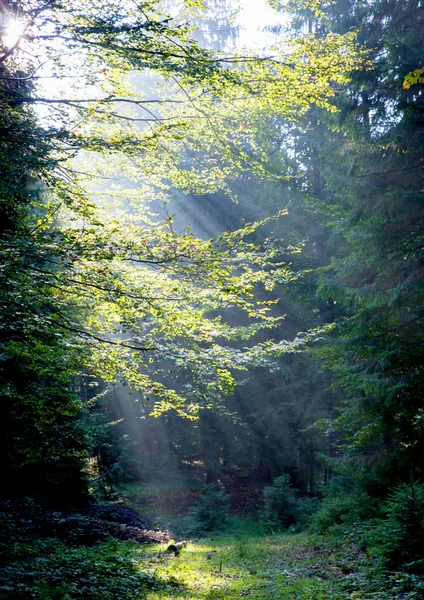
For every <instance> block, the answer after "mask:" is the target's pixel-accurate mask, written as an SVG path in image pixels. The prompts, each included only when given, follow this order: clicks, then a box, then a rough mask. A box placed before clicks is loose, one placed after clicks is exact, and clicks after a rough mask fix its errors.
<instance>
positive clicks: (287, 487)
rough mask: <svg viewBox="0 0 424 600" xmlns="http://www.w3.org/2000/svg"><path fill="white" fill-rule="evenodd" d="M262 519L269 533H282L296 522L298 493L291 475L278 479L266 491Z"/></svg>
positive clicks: (281, 476)
mask: <svg viewBox="0 0 424 600" xmlns="http://www.w3.org/2000/svg"><path fill="white" fill-rule="evenodd" d="M262 518H263V520H264V523H265V526H266V528H267V529H268V530H269V531H282V530H284V529H287V528H288V527H290V525H293V524H294V523H295V522H296V493H295V491H294V490H293V488H292V486H291V483H290V476H289V475H287V474H285V475H280V476H279V477H276V478H275V479H274V481H273V483H272V485H270V486H267V487H266V488H265V489H264V510H263V513H262Z"/></svg>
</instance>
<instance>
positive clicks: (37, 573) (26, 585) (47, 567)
mask: <svg viewBox="0 0 424 600" xmlns="http://www.w3.org/2000/svg"><path fill="white" fill-rule="evenodd" d="M7 558H8V560H7V562H6V564H4V565H3V568H2V570H1V574H0V599H2V600H3V599H6V598H7V599H8V600H11V599H13V600H100V598H101V599H102V600H116V598H119V599H120V600H134V598H136V597H137V595H138V594H139V592H140V590H145V589H158V588H159V587H161V586H163V585H164V583H163V582H161V581H159V580H157V579H155V578H154V577H152V576H151V575H148V574H147V573H143V572H142V571H140V570H139V569H138V567H137V565H136V564H135V560H136V559H137V555H136V553H135V552H134V550H133V549H132V548H131V546H130V545H128V544H124V543H121V542H116V541H110V542H106V543H102V544H99V545H97V546H94V547H92V548H87V547H69V546H67V545H65V544H64V543H62V542H60V541H58V540H56V539H47V540H33V541H31V542H30V541H28V540H22V541H20V542H15V543H14V546H13V555H12V554H11V553H9V556H8V557H7Z"/></svg>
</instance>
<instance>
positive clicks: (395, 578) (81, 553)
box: [0, 483, 424, 600]
mask: <svg viewBox="0 0 424 600" xmlns="http://www.w3.org/2000/svg"><path fill="white" fill-rule="evenodd" d="M201 490H202V487H201V486H197V485H190V486H188V485H183V484H181V485H180V486H178V485H176V484H175V483H174V484H172V485H170V484H169V483H168V484H155V485H150V486H149V485H146V484H143V485H140V484H138V485H135V484H132V485H128V486H125V487H124V488H123V489H122V490H121V498H120V499H119V502H118V504H119V505H120V506H122V505H124V506H125V505H126V506H129V507H132V508H134V509H136V510H138V512H139V513H140V514H141V515H142V516H143V518H144V517H147V519H148V520H151V524H152V527H154V528H158V529H160V530H162V532H159V533H161V535H162V537H160V539H163V540H166V541H164V543H150V544H146V543H139V539H138V537H137V536H135V537H134V536H132V537H130V538H129V539H128V538H126V537H125V538H123V537H122V536H120V535H119V534H120V532H121V527H120V526H119V525H118V524H116V523H115V525H114V529H113V531H112V530H111V527H112V525H113V524H112V523H106V524H104V523H103V525H104V526H106V525H107V531H106V532H103V533H105V534H108V535H105V536H103V537H102V536H100V537H99V535H97V538H98V541H96V540H97V538H95V539H94V540H91V539H89V537H90V536H88V535H87V534H88V533H90V534H91V533H93V531H94V530H93V523H92V522H91V521H87V520H86V517H84V516H83V515H80V516H79V517H78V516H72V515H70V516H69V515H68V516H67V515H62V514H59V513H57V514H55V515H50V517H49V518H48V520H47V522H46V521H45V520H43V518H41V517H37V518H38V521H37V518H34V516H31V518H29V517H28V516H25V514H20V515H19V514H18V515H17V516H16V517H15V520H14V521H13V520H12V519H11V516H10V513H7V512H5V513H4V514H3V529H4V534H5V535H4V536H3V537H1V536H0V566H1V567H2V568H1V569H0V600H144V599H146V600H168V599H169V600H214V599H216V600H218V599H225V600H235V599H236V598H237V599H239V598H244V597H246V598H249V599H252V600H254V599H256V600H274V599H275V600H277V599H279V600H324V599H325V600H344V599H349V600H371V599H372V600H415V599H418V598H423V595H421V594H423V590H424V587H423V586H422V585H419V586H417V585H415V589H414V585H411V581H410V580H409V581H406V576H405V575H404V574H402V573H393V574H390V573H389V574H388V573H386V574H385V576H384V578H383V577H382V575H381V573H380V574H378V570H377V569H376V568H375V565H374V564H373V560H372V559H371V558H370V556H368V555H367V554H366V553H365V552H363V551H362V550H360V549H359V548H358V547H357V546H356V545H355V544H354V543H353V541H352V539H351V538H350V537H349V535H348V534H347V533H346V532H345V533H343V535H341V536H340V537H339V538H335V537H334V536H331V537H330V536H327V537H324V536H316V535H311V534H309V533H285V534H270V533H269V532H266V530H265V529H264V525H263V523H262V522H261V520H260V519H258V518H257V517H258V514H257V513H258V511H259V510H260V506H257V507H256V508H257V510H256V518H255V514H254V513H255V511H253V516H252V515H247V514H246V513H245V510H244V509H245V506H244V504H245V502H244V498H245V497H246V498H247V496H246V494H247V492H246V491H245V490H242V491H241V492H240V493H239V492H237V493H236V496H237V497H238V500H237V501H236V502H235V505H236V508H235V509H234V508H233V510H232V511H230V517H229V519H228V522H227V523H225V526H224V524H223V531H222V532H220V533H213V534H208V535H203V536H202V537H201V536H199V535H197V536H195V535H187V534H185V533H184V532H185V531H187V525H188V524H189V519H190V508H191V507H192V506H193V504H194V503H195V501H196V499H197V497H198V496H199V494H200V492H201ZM254 493H256V491H255V490H253V491H252V494H254ZM247 495H248V494H247ZM242 499H243V501H242ZM251 500H253V497H251ZM149 513H150V514H149ZM53 517H54V522H52V519H53ZM0 520H1V519H0ZM101 525H102V522H101V521H100V522H99V523H98V526H99V527H100V526H101ZM46 526H47V529H46ZM164 529H170V530H171V531H172V532H173V535H174V536H175V541H178V540H179V541H181V540H183V539H184V538H185V539H187V543H186V545H184V547H182V548H181V549H180V550H179V552H178V553H173V552H169V551H168V548H169V546H170V544H171V541H170V539H169V538H168V536H167V535H166V532H164V531H163V530H164ZM115 530H116V531H115ZM137 531H142V530H137ZM94 533H97V534H99V532H98V531H97V529H96V531H95V532H94ZM100 533H102V531H100ZM156 533H158V532H156ZM186 535H187V537H185V536H186ZM110 536H111V537H110ZM158 539H159V538H158ZM152 540H153V538H152ZM418 588H419V589H418ZM420 590H421V591H420Z"/></svg>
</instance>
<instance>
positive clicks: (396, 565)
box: [368, 482, 424, 575]
mask: <svg viewBox="0 0 424 600" xmlns="http://www.w3.org/2000/svg"><path fill="white" fill-rule="evenodd" d="M384 512H385V519H382V520H380V521H378V523H377V524H376V525H375V527H374V528H373V529H372V530H371V532H370V534H369V538H368V542H369V544H370V545H371V548H372V549H373V551H374V552H375V554H376V555H377V557H378V558H379V560H380V566H381V568H382V569H389V570H393V571H399V570H402V571H405V572H406V573H416V574H421V575H422V574H423V573H424V554H423V547H424V485H423V484H422V483H419V482H413V483H409V484H407V483H400V484H398V485H397V486H396V487H395V488H394V489H393V490H392V491H391V493H390V494H389V496H388V498H387V500H386V502H385V505H384Z"/></svg>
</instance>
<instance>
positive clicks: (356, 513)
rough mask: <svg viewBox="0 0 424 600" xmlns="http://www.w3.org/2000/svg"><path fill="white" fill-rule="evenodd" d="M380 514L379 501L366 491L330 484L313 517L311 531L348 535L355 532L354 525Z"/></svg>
mask: <svg viewBox="0 0 424 600" xmlns="http://www.w3.org/2000/svg"><path fill="white" fill-rule="evenodd" d="M378 514H379V509H378V501H377V500H376V499H375V498H372V497H371V496H370V495H369V494H367V493H366V492H365V491H363V490H361V489H356V490H349V489H343V488H341V487H339V488H337V487H336V486H332V485H330V486H329V488H328V490H327V491H326V493H325V496H324V499H323V501H322V502H321V504H320V506H319V508H318V510H317V511H316V513H315V514H314V516H313V518H312V523H311V531H313V532H315V533H321V534H325V533H330V534H331V533H333V534H338V533H341V534H342V535H346V533H347V534H349V532H353V530H354V526H356V525H358V524H359V523H361V522H363V521H366V520H368V519H372V518H375V517H376V516H377V515H378Z"/></svg>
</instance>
